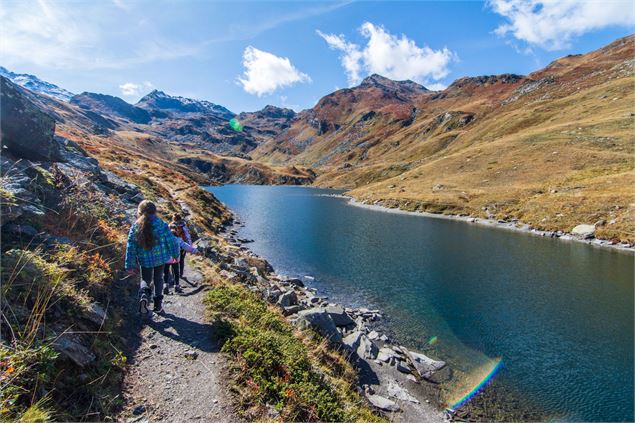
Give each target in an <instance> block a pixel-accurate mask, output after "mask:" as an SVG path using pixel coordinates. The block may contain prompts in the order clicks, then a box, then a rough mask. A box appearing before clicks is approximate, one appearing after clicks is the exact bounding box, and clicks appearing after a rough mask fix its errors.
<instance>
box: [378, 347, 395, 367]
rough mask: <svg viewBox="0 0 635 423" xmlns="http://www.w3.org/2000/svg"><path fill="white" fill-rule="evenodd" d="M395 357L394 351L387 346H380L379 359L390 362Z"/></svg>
mask: <svg viewBox="0 0 635 423" xmlns="http://www.w3.org/2000/svg"><path fill="white" fill-rule="evenodd" d="M393 357H395V353H394V351H393V350H391V349H390V348H386V347H382V348H380V349H379V353H378V354H377V360H380V361H383V362H384V363H388V362H389V361H390V360H391V359H392V358H393Z"/></svg>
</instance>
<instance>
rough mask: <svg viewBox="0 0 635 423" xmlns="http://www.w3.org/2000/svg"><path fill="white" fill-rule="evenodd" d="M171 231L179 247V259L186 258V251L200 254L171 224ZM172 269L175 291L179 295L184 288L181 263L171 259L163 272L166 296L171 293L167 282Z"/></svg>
mask: <svg viewBox="0 0 635 423" xmlns="http://www.w3.org/2000/svg"><path fill="white" fill-rule="evenodd" d="M170 231H172V235H173V236H174V242H176V243H177V245H178V248H179V257H180V259H181V260H183V257H184V256H185V254H184V253H185V252H186V251H187V252H188V253H192V254H198V250H197V249H196V247H193V246H192V245H190V244H188V243H187V242H185V241H184V240H183V238H181V237H180V236H179V231H178V227H177V226H176V225H175V224H174V223H170ZM170 269H171V270H172V278H173V280H174V291H175V292H177V293H181V292H183V288H181V283H180V278H181V277H182V276H183V275H182V274H181V263H180V262H179V260H178V259H175V258H171V259H170V260H169V261H168V262H167V263H166V264H165V268H164V271H163V276H164V279H165V281H166V283H165V287H164V288H163V293H164V294H166V295H167V294H169V293H170V288H169V284H168V283H167V281H168V280H169V278H170Z"/></svg>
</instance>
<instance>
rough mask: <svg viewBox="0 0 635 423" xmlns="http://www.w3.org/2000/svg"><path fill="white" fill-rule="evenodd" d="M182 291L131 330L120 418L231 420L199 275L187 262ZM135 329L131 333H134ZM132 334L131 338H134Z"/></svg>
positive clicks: (222, 361)
mask: <svg viewBox="0 0 635 423" xmlns="http://www.w3.org/2000/svg"><path fill="white" fill-rule="evenodd" d="M185 277H186V278H187V280H188V281H189V282H190V284H188V283H187V282H182V284H183V288H184V291H185V292H184V293H183V294H180V295H176V294H174V293H173V294H172V295H168V296H165V297H164V309H165V314H164V315H163V316H159V315H156V314H155V315H153V317H152V318H151V319H147V320H146V321H145V322H143V323H144V324H143V325H142V322H141V319H140V318H139V316H138V315H136V316H135V314H133V313H132V312H131V313H130V314H129V316H127V317H128V318H135V317H136V319H137V321H138V322H139V323H137V325H138V329H139V331H133V332H132V333H131V347H132V348H134V349H135V351H130V352H129V354H130V355H128V364H127V370H126V375H125V378H124V387H123V396H124V401H125V405H124V408H123V410H122V412H121V414H120V416H119V420H120V421H139V422H142V421H151V422H154V421H169V422H185V421H188V422H189V421H197V420H199V421H215V422H229V421H236V417H235V416H234V413H233V411H232V408H231V403H230V398H229V393H228V392H227V384H226V378H225V377H224V374H225V359H224V357H223V356H222V355H221V354H220V353H219V352H218V350H219V346H218V343H217V342H216V341H215V340H214V339H213V329H212V327H211V325H210V324H209V323H208V322H207V321H206V318H205V306H204V305H203V304H202V299H203V295H204V292H205V290H204V286H202V285H201V275H200V274H199V273H197V272H196V271H194V270H192V269H191V266H190V265H189V263H188V265H186V270H185ZM133 333H134V334H133ZM133 338H134V339H133Z"/></svg>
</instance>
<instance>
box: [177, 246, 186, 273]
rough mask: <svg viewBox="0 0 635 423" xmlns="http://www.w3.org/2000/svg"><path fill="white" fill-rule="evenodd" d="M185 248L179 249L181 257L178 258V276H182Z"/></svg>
mask: <svg viewBox="0 0 635 423" xmlns="http://www.w3.org/2000/svg"><path fill="white" fill-rule="evenodd" d="M185 253H186V251H185V250H181V257H180V260H179V276H180V277H183V271H184V270H185Z"/></svg>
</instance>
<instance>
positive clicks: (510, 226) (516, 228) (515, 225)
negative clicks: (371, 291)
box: [325, 194, 635, 254]
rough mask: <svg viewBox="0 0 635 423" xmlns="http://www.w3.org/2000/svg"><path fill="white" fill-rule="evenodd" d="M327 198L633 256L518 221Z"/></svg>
mask: <svg viewBox="0 0 635 423" xmlns="http://www.w3.org/2000/svg"><path fill="white" fill-rule="evenodd" d="M325 196H327V197H334V198H342V199H345V200H347V204H348V205H350V206H352V207H359V208H363V209H367V210H373V211H377V212H382V213H394V214H404V215H412V216H419V217H429V218H433V219H445V220H453V221H457V222H464V223H470V224H477V225H481V226H485V227H489V228H496V229H504V230H508V231H512V232H519V233H522V234H527V235H533V236H538V237H543V238H552V239H558V240H560V241H571V242H578V243H581V244H586V245H589V246H592V247H596V248H606V249H608V250H611V251H618V252H622V253H625V254H635V246H631V245H630V244H623V243H620V244H611V243H610V242H609V241H606V240H602V239H598V238H592V239H584V238H579V237H577V236H575V235H572V234H570V233H567V232H564V231H556V232H554V231H542V230H539V229H535V228H532V227H531V226H530V225H529V224H528V223H522V222H519V221H516V222H513V221H511V222H510V221H499V220H496V219H488V218H481V217H473V216H459V215H455V214H439V213H430V212H425V211H409V210H402V209H400V208H397V207H395V208H393V207H386V206H384V205H382V204H381V201H382V200H378V201H377V202H376V204H368V203H365V202H363V201H359V200H357V199H356V198H354V197H351V196H349V195H345V194H325Z"/></svg>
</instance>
